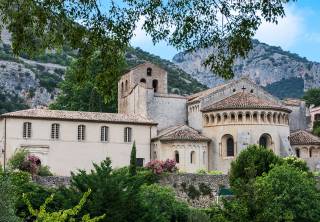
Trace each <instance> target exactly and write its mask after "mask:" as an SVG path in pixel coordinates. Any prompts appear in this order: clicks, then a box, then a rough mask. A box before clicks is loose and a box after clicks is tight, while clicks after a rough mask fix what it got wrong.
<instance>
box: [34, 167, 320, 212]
mask: <svg viewBox="0 0 320 222" xmlns="http://www.w3.org/2000/svg"><path fill="white" fill-rule="evenodd" d="M33 180H34V182H36V183H38V184H40V185H43V186H47V187H51V188H57V187H60V186H69V185H70V177H58V176H49V177H39V176H36V177H34V178H33ZM316 181H317V185H318V188H319V189H320V177H316ZM159 183H160V184H161V185H163V186H170V187H172V188H173V189H174V191H175V193H176V196H177V198H178V199H180V200H183V201H186V202H188V204H189V205H191V206H193V207H198V208H199V207H209V206H210V204H212V202H214V201H215V198H216V196H217V192H218V190H219V188H220V187H227V188H228V187H229V178H228V175H199V174H191V173H190V174H169V175H164V176H162V177H161V179H160V181H159Z"/></svg>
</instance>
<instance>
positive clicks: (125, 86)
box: [125, 80, 128, 91]
mask: <svg viewBox="0 0 320 222" xmlns="http://www.w3.org/2000/svg"><path fill="white" fill-rule="evenodd" d="M125 87H126V91H128V80H126V85H125Z"/></svg>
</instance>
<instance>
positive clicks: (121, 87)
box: [121, 82, 124, 95]
mask: <svg viewBox="0 0 320 222" xmlns="http://www.w3.org/2000/svg"><path fill="white" fill-rule="evenodd" d="M123 90H124V88H123V82H121V95H123Z"/></svg>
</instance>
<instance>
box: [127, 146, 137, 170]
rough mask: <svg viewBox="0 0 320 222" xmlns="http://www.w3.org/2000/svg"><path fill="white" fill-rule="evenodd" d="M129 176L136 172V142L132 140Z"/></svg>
mask: <svg viewBox="0 0 320 222" xmlns="http://www.w3.org/2000/svg"><path fill="white" fill-rule="evenodd" d="M129 174H130V176H134V175H136V174H137V154H136V142H135V141H134V142H133V145H132V150H131V155H130V166H129Z"/></svg>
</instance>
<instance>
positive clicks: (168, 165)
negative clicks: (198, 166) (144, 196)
mask: <svg viewBox="0 0 320 222" xmlns="http://www.w3.org/2000/svg"><path fill="white" fill-rule="evenodd" d="M176 164H177V163H176V161H174V160H169V159H167V160H166V161H162V160H151V161H150V162H149V163H147V165H146V167H147V168H148V169H150V170H151V171H152V172H153V173H155V174H161V173H163V172H167V173H173V172H176V171H177V170H178V168H177V166H176Z"/></svg>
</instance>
